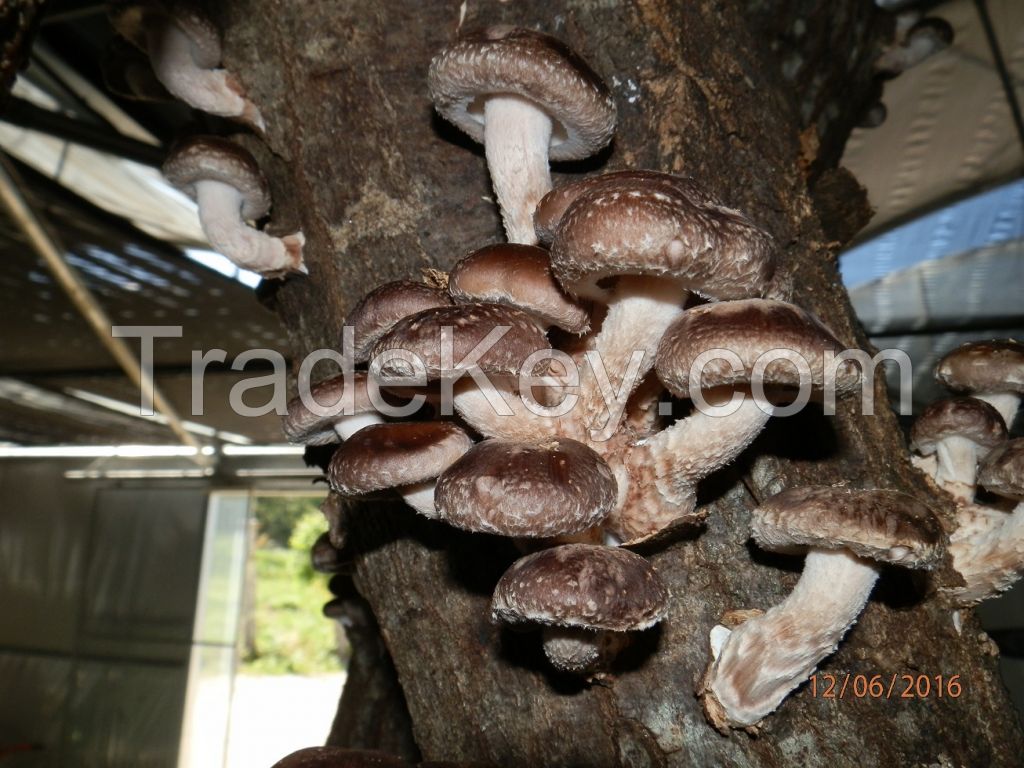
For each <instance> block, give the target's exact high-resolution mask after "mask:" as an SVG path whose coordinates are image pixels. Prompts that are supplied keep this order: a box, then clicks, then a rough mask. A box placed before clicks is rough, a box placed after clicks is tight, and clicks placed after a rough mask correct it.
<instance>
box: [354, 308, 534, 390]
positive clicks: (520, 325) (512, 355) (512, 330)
mask: <svg viewBox="0 0 1024 768" xmlns="http://www.w3.org/2000/svg"><path fill="white" fill-rule="evenodd" d="M445 328H450V329H451V331H450V333H451V339H452V348H451V352H452V359H451V363H450V365H451V366H452V367H450V368H449V367H447V363H446V361H445V360H443V359H442V357H443V356H442V352H443V351H444V349H443V345H442V337H443V334H444V333H445V331H444V329H445ZM496 328H507V330H506V331H505V332H504V333H503V335H501V336H500V338H498V339H497V341H495V343H494V344H492V345H491V346H490V347H489V348H488V346H487V344H483V345H482V346H481V347H480V349H481V350H484V349H486V351H483V354H482V355H481V356H480V358H479V359H477V360H476V362H475V363H474V365H475V367H477V368H479V369H480V370H482V371H484V372H485V373H492V374H509V375H516V374H518V373H519V370H520V368H521V367H522V365H523V362H524V361H525V360H526V358H528V357H529V356H530V355H532V354H533V353H534V352H537V351H539V350H544V349H549V348H550V347H551V345H550V344H549V343H548V340H547V337H546V336H545V335H544V332H543V331H542V330H541V329H540V328H539V327H538V326H537V323H536V322H535V321H534V320H533V318H531V317H530V315H528V314H527V313H526V312H524V311H523V310H521V309H516V308H515V307H509V306H502V305H500V304H456V305H454V306H447V307H435V308H433V309H426V310H423V311H422V312H417V313H416V314H414V315H409V316H408V317H404V318H402V319H401V320H399V321H398V322H397V323H395V324H394V326H392V328H391V330H390V331H388V332H387V333H386V334H384V335H383V336H382V337H381V338H380V340H379V341H378V342H377V344H376V345H374V348H373V352H372V354H371V358H375V357H378V356H379V355H381V354H382V353H384V352H386V351H388V350H392V349H394V350H404V351H405V352H407V353H411V354H414V355H416V356H418V357H419V359H420V360H421V361H422V362H423V365H424V367H425V368H426V371H427V376H428V377H430V378H433V379H437V378H445V377H449V376H453V375H455V374H458V373H460V372H462V371H465V370H468V368H463V367H460V365H469V363H466V362H464V361H465V360H466V358H467V356H468V355H470V353H471V352H473V350H474V349H476V348H477V345H479V344H480V343H481V342H483V341H484V340H485V339H486V338H487V336H488V334H490V333H491V332H492V331H494V330H495V329H496ZM410 370H411V368H409V367H407V364H406V363H405V362H404V361H403V360H392V361H390V362H387V363H385V364H383V365H382V366H381V373H382V374H383V375H385V376H405V375H409V373H410ZM529 373H532V372H529Z"/></svg>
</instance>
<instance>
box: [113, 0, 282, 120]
mask: <svg viewBox="0 0 1024 768" xmlns="http://www.w3.org/2000/svg"><path fill="white" fill-rule="evenodd" d="M110 20H111V23H112V24H113V26H114V29H116V30H117V32H118V33H119V34H120V35H121V36H122V37H124V38H126V39H127V40H128V41H129V42H131V43H133V44H134V45H136V46H137V47H138V48H139V49H141V50H143V51H145V52H146V53H147V54H148V55H149V60H150V63H151V64H152V67H153V72H154V73H155V74H156V76H157V78H158V79H159V80H160V82H161V83H163V85H164V87H165V88H166V89H167V90H168V91H170V93H172V94H173V95H174V96H176V97H178V98H179V99H181V100H182V101H184V102H185V103H186V104H188V105H189V106H191V107H194V108H196V109H198V110H201V111H203V112H207V113H209V114H211V115H219V116H221V117H230V118H234V119H237V120H240V121H242V122H244V123H247V124H249V125H251V126H253V127H254V128H257V129H259V130H260V131H263V130H265V128H266V125H265V124H264V122H263V117H262V115H261V114H260V111H259V108H258V107H257V106H256V105H255V104H253V103H252V101H250V100H249V99H248V98H246V95H245V89H244V88H243V87H242V84H241V83H240V82H238V79H237V78H235V77H234V75H232V74H231V73H230V72H228V71H227V70H225V69H221V68H220V63H221V41H220V31H219V30H218V29H217V28H216V26H214V24H213V23H212V22H211V21H210V20H209V19H208V18H207V17H206V16H205V15H204V14H203V13H201V12H200V10H199V9H198V8H197V7H196V5H195V3H193V2H186V1H185V0H163V1H160V0H143V1H142V2H138V1H137V0H133V1H132V2H117V3H114V5H113V6H112V9H111V14H110Z"/></svg>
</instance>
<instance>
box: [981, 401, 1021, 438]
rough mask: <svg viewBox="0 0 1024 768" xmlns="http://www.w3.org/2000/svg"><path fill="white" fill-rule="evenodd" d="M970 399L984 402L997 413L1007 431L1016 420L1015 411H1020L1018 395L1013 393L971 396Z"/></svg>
mask: <svg viewBox="0 0 1024 768" xmlns="http://www.w3.org/2000/svg"><path fill="white" fill-rule="evenodd" d="M971 397H976V398H978V399H979V400H984V401H985V402H986V403H988V404H989V405H991V406H992V407H993V408H995V409H996V410H997V411H999V415H1000V416H1002V417H1003V421H1004V422H1005V424H1006V428H1007V429H1011V428H1012V427H1013V420H1014V419H1016V418H1017V411H1018V410H1019V409H1020V401H1021V396H1020V395H1018V394H1015V393H1013V392H987V393H979V394H975V395H971Z"/></svg>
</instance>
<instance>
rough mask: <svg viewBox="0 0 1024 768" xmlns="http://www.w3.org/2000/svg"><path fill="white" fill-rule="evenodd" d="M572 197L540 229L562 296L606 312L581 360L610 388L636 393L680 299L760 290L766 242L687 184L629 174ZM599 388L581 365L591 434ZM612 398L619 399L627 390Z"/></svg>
mask: <svg viewBox="0 0 1024 768" xmlns="http://www.w3.org/2000/svg"><path fill="white" fill-rule="evenodd" d="M580 188H581V189H583V191H582V192H580V193H579V194H577V195H576V196H575V198H574V199H573V200H572V202H571V204H570V205H568V207H567V208H565V210H564V212H563V213H562V214H561V216H560V217H559V218H558V220H557V223H555V222H554V214H550V215H549V214H548V213H546V214H545V215H546V216H548V217H549V218H548V219H547V221H548V223H547V225H546V226H549V227H554V228H555V236H554V239H553V241H552V244H551V264H552V269H553V271H554V274H555V277H556V278H557V279H558V281H559V282H560V283H561V284H562V286H563V287H564V288H565V289H566V290H567V291H568V292H569V293H570V294H572V295H576V296H581V297H584V298H591V299H595V300H597V301H600V302H602V303H605V304H607V305H608V311H607V314H606V315H605V317H604V320H603V321H602V323H601V329H600V331H599V332H598V334H597V336H596V338H595V339H594V342H593V356H592V357H590V358H588V359H591V360H597V359H599V360H600V361H601V366H602V367H603V368H604V371H605V372H606V376H607V378H608V379H609V380H610V382H611V383H612V386H613V387H617V386H618V383H619V382H621V381H623V380H624V379H625V378H626V377H627V375H633V377H634V378H633V385H634V387H635V386H636V385H638V384H639V382H640V380H641V379H642V377H643V376H644V374H645V373H646V372H647V371H648V370H650V368H651V367H652V366H653V364H654V355H655V351H656V350H657V348H658V343H659V342H660V341H661V337H662V335H663V334H664V333H665V331H666V329H667V328H668V326H669V325H670V324H671V323H672V321H673V320H675V319H676V318H677V317H678V316H679V315H680V314H681V313H682V311H683V304H684V302H685V301H686V300H687V298H688V297H689V295H690V292H693V293H697V294H700V295H702V296H706V297H709V298H714V299H735V298H741V297H747V296H758V295H760V294H761V293H762V292H763V291H764V289H765V288H766V286H767V285H768V283H769V280H770V278H771V276H772V272H773V271H774V267H775V258H774V249H773V244H772V239H771V237H770V236H769V235H768V234H767V233H766V232H764V231H762V230H761V229H759V228H758V227H756V226H755V225H754V224H753V223H752V222H751V221H749V220H748V219H747V218H746V217H745V216H743V214H741V213H739V212H738V211H734V210H732V209H730V208H726V207H725V206H724V205H722V204H721V203H719V202H718V201H716V200H715V199H714V198H713V197H712V196H711V195H710V194H709V193H707V192H706V191H705V190H703V189H702V188H700V186H699V185H697V184H696V182H694V181H693V180H692V179H685V178H680V177H676V176H671V175H668V174H663V173H655V172H652V171H644V172H638V171H629V172H624V173H620V174H609V175H608V176H605V177H599V178H597V179H593V180H589V186H583V183H582V182H581V183H580ZM552 195H556V196H557V195H559V192H558V191H557V190H556V191H555V192H553V193H552ZM565 197H566V196H565V195H562V198H565ZM542 205H543V203H542ZM553 207H555V208H557V207H558V206H553ZM612 278H615V280H614V281H613V280H612ZM609 283H610V284H611V287H610V288H609V287H606V285H608V284H609ZM637 355H640V358H639V360H638V359H637ZM601 378H602V377H601V376H600V374H599V372H598V371H595V370H594V366H593V365H590V366H587V367H586V368H585V369H584V371H583V372H582V375H581V382H580V397H581V403H580V406H579V407H580V408H581V409H582V411H583V414H584V417H583V418H584V419H585V420H587V421H590V422H592V423H595V424H596V423H597V422H598V421H599V420H601V419H602V418H603V417H604V414H605V413H606V412H608V413H609V416H610V415H611V414H610V410H611V409H610V407H609V404H608V400H609V398H608V394H609V393H608V392H607V387H606V386H602V384H601ZM613 391H614V390H613ZM619 391H620V393H621V395H622V396H623V397H628V395H629V394H630V391H631V390H629V391H622V390H621V389H620V390H619ZM616 427H617V425H616V424H613V423H609V422H608V421H605V429H604V430H598V432H599V433H602V434H603V435H605V436H607V435H608V434H611V433H612V432H613V431H614V429H615V428H616Z"/></svg>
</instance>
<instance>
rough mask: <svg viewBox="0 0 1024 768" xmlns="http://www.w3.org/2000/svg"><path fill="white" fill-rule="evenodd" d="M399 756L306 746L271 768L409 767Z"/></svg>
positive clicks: (359, 750)
mask: <svg viewBox="0 0 1024 768" xmlns="http://www.w3.org/2000/svg"><path fill="white" fill-rule="evenodd" d="M411 766H412V763H407V762H406V761H405V760H403V759H402V758H400V757H395V756H394V755H389V754H387V753H385V752H377V751H374V750H367V749H347V748H344V747H306V748H305V749H300V750H298V751H296V752H292V753H291V754H290V755H287V756H286V757H283V758H281V759H280V760H278V761H277V762H276V763H274V764H273V765H272V766H271V768H411Z"/></svg>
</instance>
